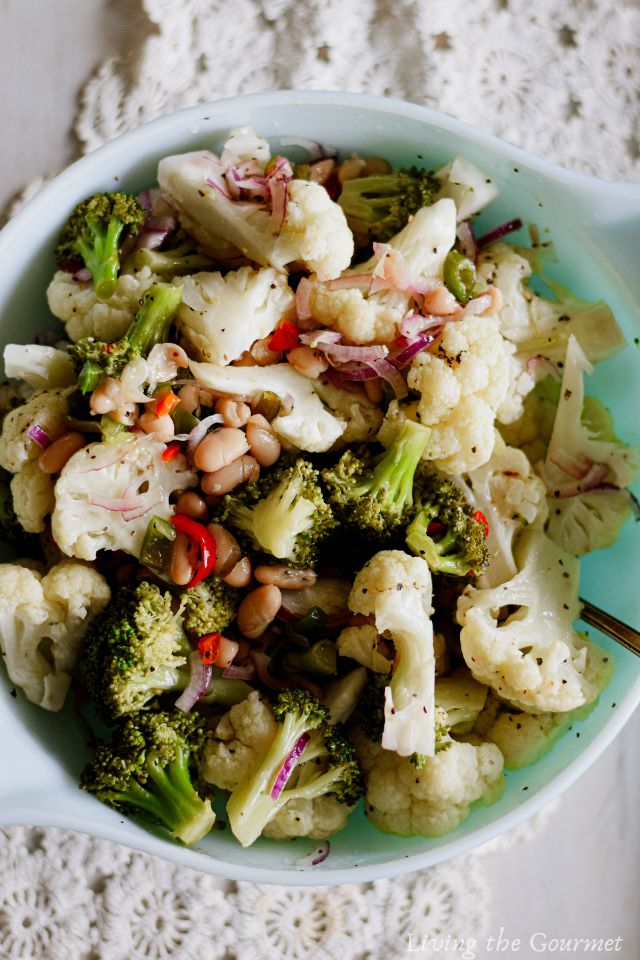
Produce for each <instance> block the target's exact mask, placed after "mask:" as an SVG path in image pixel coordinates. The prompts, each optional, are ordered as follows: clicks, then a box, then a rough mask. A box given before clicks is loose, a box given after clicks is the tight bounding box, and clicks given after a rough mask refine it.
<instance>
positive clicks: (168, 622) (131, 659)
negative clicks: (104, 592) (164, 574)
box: [81, 580, 191, 720]
mask: <svg viewBox="0 0 640 960" xmlns="http://www.w3.org/2000/svg"><path fill="white" fill-rule="evenodd" d="M190 653H191V646H190V644H189V643H188V641H187V638H186V636H185V634H184V631H183V629H182V624H181V622H180V615H179V614H176V613H175V612H174V611H173V609H172V596H171V594H170V593H169V592H167V593H164V594H163V593H161V592H160V589H159V588H158V587H157V586H156V584H154V583H150V582H149V581H147V580H142V581H141V582H140V583H139V584H137V585H136V586H135V587H130V586H125V587H122V588H121V589H120V590H119V592H118V593H117V594H116V595H115V596H114V597H113V599H112V601H111V603H110V604H109V606H108V607H107V609H106V610H105V611H104V612H103V613H102V614H100V615H99V616H98V617H96V618H95V619H94V620H93V621H92V623H91V625H90V627H89V629H88V631H87V633H86V634H85V638H84V653H83V656H82V660H81V663H82V668H83V680H84V683H85V685H86V687H87V690H88V692H89V695H90V696H91V698H92V699H93V700H94V701H95V703H96V706H97V709H98V712H99V713H100V715H101V716H103V717H104V718H105V719H106V720H113V719H115V718H116V717H120V716H123V715H124V714H128V713H135V712H136V711H138V710H142V709H143V708H144V707H146V706H147V704H148V703H149V702H150V701H151V700H152V699H153V698H154V697H157V696H159V695H160V694H162V693H166V692H171V691H178V690H182V689H184V688H185V687H186V686H187V684H188V682H189V667H188V658H189V655H190Z"/></svg>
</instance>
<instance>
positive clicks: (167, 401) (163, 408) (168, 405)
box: [156, 390, 180, 417]
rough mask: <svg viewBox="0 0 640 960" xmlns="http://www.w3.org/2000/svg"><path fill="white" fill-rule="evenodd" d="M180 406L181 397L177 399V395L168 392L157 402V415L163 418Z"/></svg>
mask: <svg viewBox="0 0 640 960" xmlns="http://www.w3.org/2000/svg"><path fill="white" fill-rule="evenodd" d="M179 405H180V397H176V395H175V393H173V392H172V391H171V390H167V392H166V393H163V394H162V396H161V397H160V399H159V400H157V401H156V415H157V416H159V417H163V416H164V415H165V413H169V414H171V413H173V411H174V410H175V408H176V407H177V406H179Z"/></svg>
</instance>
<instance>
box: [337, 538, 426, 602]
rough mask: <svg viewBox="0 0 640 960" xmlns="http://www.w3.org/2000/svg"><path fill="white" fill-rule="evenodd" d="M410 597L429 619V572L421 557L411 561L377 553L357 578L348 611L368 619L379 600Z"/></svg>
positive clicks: (396, 552)
mask: <svg viewBox="0 0 640 960" xmlns="http://www.w3.org/2000/svg"><path fill="white" fill-rule="evenodd" d="M404 590H406V591H407V594H405V595H404V597H403V599H407V602H408V596H407V595H408V594H409V593H410V594H411V597H412V599H416V598H419V600H417V602H419V604H420V606H421V607H422V609H423V610H424V611H425V612H426V613H427V614H428V615H429V616H430V615H431V613H432V612H433V611H432V608H431V571H430V570H429V566H428V564H427V563H426V562H425V561H424V560H423V559H422V557H412V556H411V555H410V554H408V553H405V552H404V550H380V551H379V552H378V553H376V554H374V556H373V557H371V559H370V560H369V561H367V563H365V565H364V567H363V568H362V570H360V572H359V573H358V574H357V576H356V578H355V580H354V581H353V586H352V588H351V593H350V594H349V609H350V610H351V612H352V613H361V614H362V615H363V616H365V617H368V616H370V615H371V614H375V612H376V605H377V603H378V600H379V599H380V598H381V597H382V596H385V595H386V596H394V594H395V595H397V594H400V593H402V592H403V591H404Z"/></svg>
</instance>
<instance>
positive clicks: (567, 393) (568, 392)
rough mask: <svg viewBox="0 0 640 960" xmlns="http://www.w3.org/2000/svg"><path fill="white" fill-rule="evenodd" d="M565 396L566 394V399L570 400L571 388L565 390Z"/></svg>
mask: <svg viewBox="0 0 640 960" xmlns="http://www.w3.org/2000/svg"><path fill="white" fill-rule="evenodd" d="M563 396H564V398H565V400H568V399H569V397H570V396H571V390H565V392H564V394H563Z"/></svg>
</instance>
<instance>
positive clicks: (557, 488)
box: [547, 463, 609, 500]
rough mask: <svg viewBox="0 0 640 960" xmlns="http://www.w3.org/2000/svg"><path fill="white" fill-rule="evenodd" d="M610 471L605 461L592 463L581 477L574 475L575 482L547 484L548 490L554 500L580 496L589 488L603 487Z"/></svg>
mask: <svg viewBox="0 0 640 960" xmlns="http://www.w3.org/2000/svg"><path fill="white" fill-rule="evenodd" d="M608 473H609V468H608V466H607V465H606V464H605V463H592V464H591V466H590V467H589V469H588V470H587V472H586V473H585V474H583V475H582V476H581V477H575V476H574V479H573V482H568V483H562V484H554V485H552V486H549V485H548V484H547V492H548V494H549V496H550V497H551V498H552V499H553V500H566V499H567V498H568V497H578V496H580V494H581V493H587V492H588V491H589V490H595V489H602V488H603V481H604V478H605V477H606V476H607V474H608Z"/></svg>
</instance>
